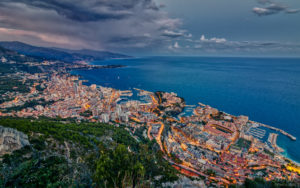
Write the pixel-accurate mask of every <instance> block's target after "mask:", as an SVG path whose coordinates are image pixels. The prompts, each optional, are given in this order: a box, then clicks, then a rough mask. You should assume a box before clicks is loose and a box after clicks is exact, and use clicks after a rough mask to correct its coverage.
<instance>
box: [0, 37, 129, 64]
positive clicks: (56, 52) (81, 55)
mask: <svg viewBox="0 0 300 188" xmlns="http://www.w3.org/2000/svg"><path fill="white" fill-rule="evenodd" d="M0 46H2V47H3V48H6V49H8V50H12V51H16V52H18V53H21V54H24V55H27V56H33V57H38V58H42V59H47V60H59V61H64V62H67V63H72V62H74V61H100V60H105V59H112V58H130V56H127V55H123V54H119V53H113V52H108V51H95V50H89V49H82V50H70V49H63V48H51V47H50V48H48V47H38V46H33V45H29V44H26V43H22V42H18V41H13V42H6V41H4V42H0ZM0 53H1V52H0Z"/></svg>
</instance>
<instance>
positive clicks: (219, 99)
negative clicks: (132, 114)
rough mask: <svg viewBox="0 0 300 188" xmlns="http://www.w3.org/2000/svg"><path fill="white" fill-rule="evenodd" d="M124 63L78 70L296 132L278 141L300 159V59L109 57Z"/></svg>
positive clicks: (106, 81) (106, 83)
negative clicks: (120, 65) (169, 94)
mask: <svg viewBox="0 0 300 188" xmlns="http://www.w3.org/2000/svg"><path fill="white" fill-rule="evenodd" d="M94 64H122V65H126V66H127V67H125V68H119V69H98V70H84V71H76V73H77V74H80V75H82V76H83V77H84V78H85V79H88V80H89V81H90V82H91V83H97V84H99V85H103V86H109V87H113V88H117V89H132V88H134V87H137V88H141V89H146V90H149V91H158V90H160V91H168V92H171V91H173V92H176V93H177V94H178V95H179V96H182V97H184V98H185V100H186V101H187V103H188V104H197V103H198V102H202V103H204V104H208V105H210V106H212V107H215V108H218V109H219V110H222V111H225V112H227V113H230V114H233V115H247V116H249V117H250V119H251V120H254V121H258V122H261V123H265V124H269V125H272V126H275V127H278V128H281V129H284V130H286V131H287V132H289V133H292V134H293V135H294V136H296V137H297V138H298V140H297V141H291V140H290V139H289V138H287V137H285V136H283V135H280V136H279V137H278V145H279V146H281V147H283V148H284V149H285V150H286V155H287V156H288V157H290V158H291V159H293V160H295V161H297V162H300V141H299V140H300V59H291V58H290V59H289V58H207V57H148V58H137V59H126V60H108V61H102V62H94Z"/></svg>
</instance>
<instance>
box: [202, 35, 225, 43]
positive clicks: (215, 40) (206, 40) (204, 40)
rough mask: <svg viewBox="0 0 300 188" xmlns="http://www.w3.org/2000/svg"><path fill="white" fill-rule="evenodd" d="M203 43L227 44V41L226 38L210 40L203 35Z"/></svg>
mask: <svg viewBox="0 0 300 188" xmlns="http://www.w3.org/2000/svg"><path fill="white" fill-rule="evenodd" d="M200 41H201V42H213V43H225V42H226V41H227V40H226V39H225V38H216V37H213V38H210V39H206V38H205V36H204V35H201V38H200Z"/></svg>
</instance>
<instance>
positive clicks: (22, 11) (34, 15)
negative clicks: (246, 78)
mask: <svg viewBox="0 0 300 188" xmlns="http://www.w3.org/2000/svg"><path fill="white" fill-rule="evenodd" d="M0 41H21V42H26V43H29V44H32V45H37V46H47V47H62V48H70V49H82V48H87V49H94V50H108V51H114V52H122V53H126V54H129V55H135V56H146V55H187V56H290V57H295V56H298V57H299V56H300V1H299V0H226V1H225V0H0Z"/></svg>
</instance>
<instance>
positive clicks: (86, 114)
mask: <svg viewBox="0 0 300 188" xmlns="http://www.w3.org/2000/svg"><path fill="white" fill-rule="evenodd" d="M80 115H81V116H84V117H90V116H92V115H93V112H92V111H90V110H86V111H85V112H81V113H80Z"/></svg>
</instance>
